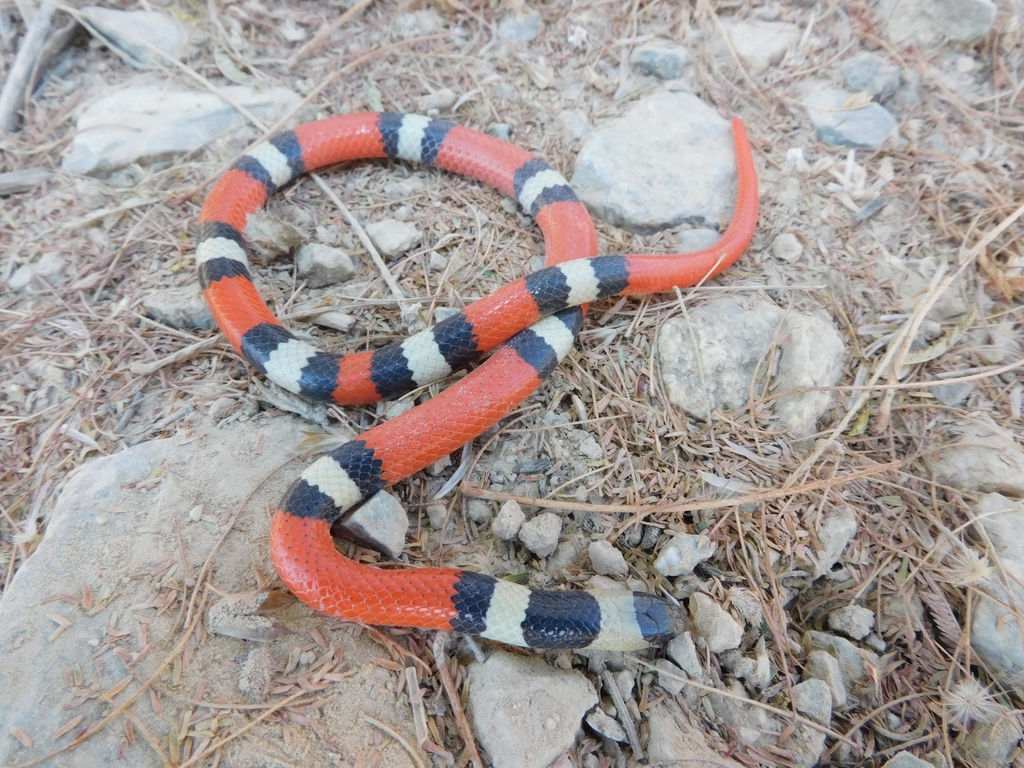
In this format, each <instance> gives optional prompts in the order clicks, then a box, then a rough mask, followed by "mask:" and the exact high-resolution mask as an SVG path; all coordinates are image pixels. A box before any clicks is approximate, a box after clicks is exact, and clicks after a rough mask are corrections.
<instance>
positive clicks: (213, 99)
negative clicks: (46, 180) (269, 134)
mask: <svg viewBox="0 0 1024 768" xmlns="http://www.w3.org/2000/svg"><path fill="white" fill-rule="evenodd" d="M221 90H222V91H223V92H224V93H225V94H226V95H227V96H228V97H229V98H231V99H232V100H233V101H235V102H236V103H239V104H241V105H242V106H244V107H245V108H246V109H248V110H249V111H250V112H252V113H253V114H254V115H255V116H256V117H259V118H261V119H263V120H264V121H266V122H268V123H273V122H274V121H275V120H277V119H278V118H280V117H283V116H284V115H285V114H286V113H288V112H289V111H291V110H292V109H293V108H295V107H297V106H298V104H299V101H300V99H301V97H300V96H299V95H298V94H296V93H295V92H294V91H291V90H289V89H287V88H270V89H267V90H266V91H261V92H258V91H256V90H254V89H252V88H249V87H247V86H240V85H235V86H223V87H222V88H221ZM241 126H242V118H241V116H240V115H239V114H238V112H237V111H236V110H235V108H234V107H232V106H231V105H229V104H228V103H227V102H225V101H222V100H221V99H220V98H219V97H217V96H214V95H213V94H212V93H203V92H200V91H181V90H173V89H168V88H166V87H164V86H163V85H159V86H157V85H152V86H136V87H132V88H123V89H121V90H117V91H114V92H113V93H110V94H108V95H107V96H103V97H102V98H100V99H97V100H96V101H95V102H93V103H92V104H90V105H89V106H88V107H87V108H86V109H85V110H84V111H83V112H82V114H81V115H79V117H78V121H77V122H76V132H75V137H74V139H73V140H72V142H71V149H70V152H69V153H68V154H67V155H66V156H65V157H64V159H63V160H62V161H61V168H62V169H63V170H65V171H67V172H68V173H78V174H89V173H100V172H103V171H111V170H114V169H116V168H121V167H123V166H125V165H129V164H131V163H136V162H137V163H143V164H145V163H149V162H153V161H154V160H157V159H161V158H164V157H168V156H172V155H175V154H180V153H183V152H191V151H192V150H195V149H198V148H199V147H201V146H203V145H204V144H207V143H209V142H211V141H213V140H214V139H216V138H218V137H220V136H221V135H222V134H224V133H226V132H228V131H231V130H232V129H234V128H239V127H241Z"/></svg>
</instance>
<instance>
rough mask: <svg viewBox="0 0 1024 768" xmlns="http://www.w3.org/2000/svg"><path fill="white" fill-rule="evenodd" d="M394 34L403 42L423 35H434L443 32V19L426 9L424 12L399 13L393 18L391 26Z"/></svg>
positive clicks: (431, 10) (435, 12) (436, 13)
mask: <svg viewBox="0 0 1024 768" xmlns="http://www.w3.org/2000/svg"><path fill="white" fill-rule="evenodd" d="M393 27H394V30H395V33H396V34H397V35H398V36H399V37H400V38H402V39H403V40H412V38H414V37H423V36H424V35H436V34H438V33H440V32H442V31H443V30H444V19H443V18H442V17H441V14H439V13H438V12H437V11H435V10H433V9H427V10H424V11H408V12H406V13H400V14H398V16H396V17H395V23H394V25H393Z"/></svg>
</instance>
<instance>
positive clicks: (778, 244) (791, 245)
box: [772, 232, 804, 264]
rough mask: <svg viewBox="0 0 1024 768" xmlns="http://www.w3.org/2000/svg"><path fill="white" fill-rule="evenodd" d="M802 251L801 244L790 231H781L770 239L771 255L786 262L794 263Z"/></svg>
mask: <svg viewBox="0 0 1024 768" xmlns="http://www.w3.org/2000/svg"><path fill="white" fill-rule="evenodd" d="M803 252H804V246H803V244H802V243H801V242H800V239H799V238H798V237H797V236H796V235H794V234H793V233H792V232H783V233H782V234H781V235H779V236H778V237H776V238H775V239H774V240H773V241H772V255H773V256H774V257H775V258H776V259H778V260H779V261H784V262H786V263H787V264H795V263H796V262H797V261H798V260H799V259H800V257H801V256H802V255H803Z"/></svg>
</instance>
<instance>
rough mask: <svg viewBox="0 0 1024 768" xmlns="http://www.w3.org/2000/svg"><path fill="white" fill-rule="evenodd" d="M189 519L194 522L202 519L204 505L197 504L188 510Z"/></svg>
mask: <svg viewBox="0 0 1024 768" xmlns="http://www.w3.org/2000/svg"><path fill="white" fill-rule="evenodd" d="M188 519H189V520H191V521H192V522H193V523H198V522H199V521H200V520H202V519H203V505H202V504H197V505H196V506H194V507H192V509H190V510H189V512H188Z"/></svg>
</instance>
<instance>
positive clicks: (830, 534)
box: [801, 507, 857, 578]
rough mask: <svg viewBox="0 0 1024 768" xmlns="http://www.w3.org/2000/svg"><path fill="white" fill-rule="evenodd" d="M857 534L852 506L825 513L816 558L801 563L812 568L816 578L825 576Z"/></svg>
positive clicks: (820, 528)
mask: <svg viewBox="0 0 1024 768" xmlns="http://www.w3.org/2000/svg"><path fill="white" fill-rule="evenodd" d="M856 535H857V514H856V513H855V512H854V511H853V510H852V509H850V507H837V508H835V509H833V510H832V511H830V512H827V513H826V514H825V517H824V518H822V520H821V524H820V525H819V527H818V531H817V539H818V545H819V546H818V549H817V550H815V551H814V560H813V561H812V562H810V563H801V565H806V566H807V567H809V568H811V570H812V573H813V575H814V578H818V577H819V576H824V575H825V574H826V573H828V572H829V571H831V570H832V567H833V566H834V565H836V564H837V563H838V562H839V561H840V560H841V559H842V557H843V552H845V551H846V547H847V545H848V544H849V543H850V542H851V541H853V537H854V536H856Z"/></svg>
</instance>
